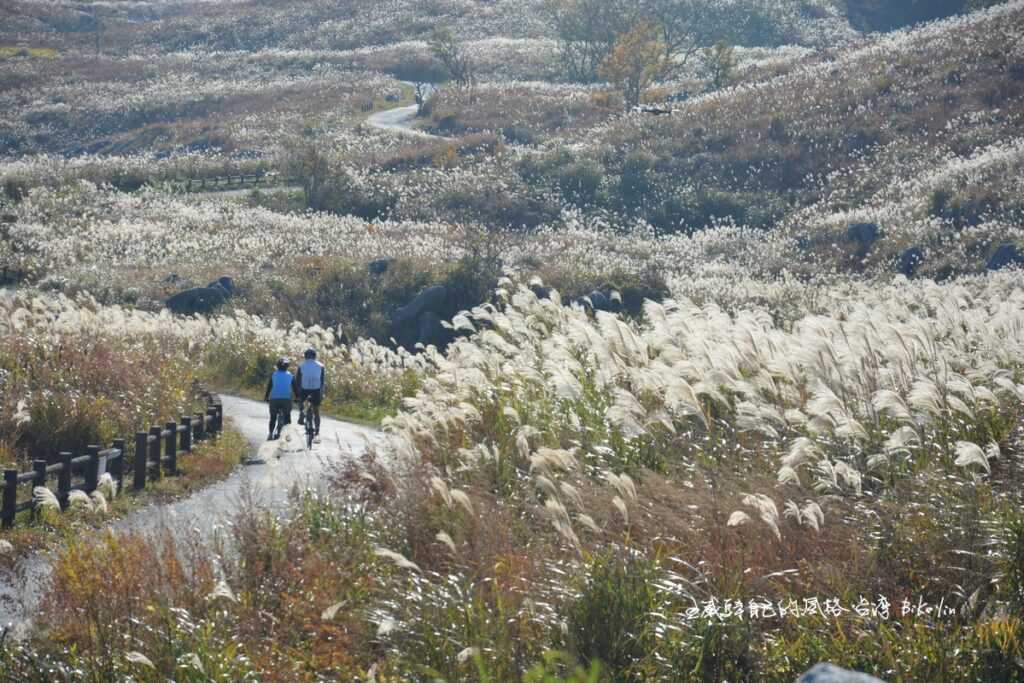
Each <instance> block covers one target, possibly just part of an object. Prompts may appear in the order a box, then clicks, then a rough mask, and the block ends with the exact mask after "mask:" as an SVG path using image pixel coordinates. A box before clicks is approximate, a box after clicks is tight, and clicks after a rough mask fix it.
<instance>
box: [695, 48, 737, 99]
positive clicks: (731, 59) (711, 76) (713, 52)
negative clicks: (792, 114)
mask: <svg viewBox="0 0 1024 683" xmlns="http://www.w3.org/2000/svg"><path fill="white" fill-rule="evenodd" d="M701 66H702V70H703V71H704V75H705V76H706V78H707V79H708V89H709V90H721V89H722V88H724V87H726V86H728V85H729V84H730V83H732V81H733V79H735V78H736V52H735V50H733V47H732V45H729V43H727V42H725V41H724V40H720V41H718V42H717V43H715V45H714V47H709V48H707V49H705V50H704V52H703V55H702V64H701Z"/></svg>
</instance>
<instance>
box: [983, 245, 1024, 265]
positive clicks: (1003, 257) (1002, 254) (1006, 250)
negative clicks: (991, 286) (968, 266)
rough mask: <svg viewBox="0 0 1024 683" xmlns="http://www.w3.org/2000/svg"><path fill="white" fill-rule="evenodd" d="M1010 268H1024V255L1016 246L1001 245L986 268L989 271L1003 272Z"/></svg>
mask: <svg viewBox="0 0 1024 683" xmlns="http://www.w3.org/2000/svg"><path fill="white" fill-rule="evenodd" d="M1009 266H1019V267H1024V255H1022V254H1021V253H1020V251H1019V250H1018V249H1017V245H1016V244H1009V243H1007V244H1000V245H999V247H998V248H997V249H996V250H995V252H994V253H993V254H992V257H991V258H990V259H989V260H988V263H987V264H986V265H985V268H987V269H988V270H1002V269H1003V268H1007V267H1009Z"/></svg>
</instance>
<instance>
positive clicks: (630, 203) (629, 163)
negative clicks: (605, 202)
mask: <svg viewBox="0 0 1024 683" xmlns="http://www.w3.org/2000/svg"><path fill="white" fill-rule="evenodd" d="M653 170H654V157H652V156H651V155H650V154H647V153H646V152H641V151H635V152H631V153H630V154H629V156H627V157H626V160H625V161H624V162H623V164H622V173H621V175H620V177H619V199H620V200H621V202H622V204H623V206H625V207H627V208H636V207H638V206H640V205H642V204H643V203H644V202H645V200H646V199H647V196H648V195H649V194H650V193H651V190H652V189H653V187H654V185H653V178H652V173H651V172H652V171H653Z"/></svg>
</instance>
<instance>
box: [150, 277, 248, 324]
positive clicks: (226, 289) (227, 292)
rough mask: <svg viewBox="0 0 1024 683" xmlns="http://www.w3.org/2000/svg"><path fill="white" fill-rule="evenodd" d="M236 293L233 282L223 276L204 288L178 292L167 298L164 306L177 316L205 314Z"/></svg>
mask: <svg viewBox="0 0 1024 683" xmlns="http://www.w3.org/2000/svg"><path fill="white" fill-rule="evenodd" d="M172 275H173V274H172ZM236 293H237V290H236V288H235V282H234V280H232V279H231V278H230V277H227V276H224V277H221V278H218V279H216V280H214V281H213V282H211V283H210V284H208V285H207V286H205V287H192V288H190V289H186V290H184V291H181V292H178V293H177V294H174V295H173V296H171V297H169V298H168V299H167V301H166V302H164V305H165V306H166V307H167V309H168V310H170V311H171V312H172V313H177V314H178V315H196V314H207V313H211V312H212V311H213V310H214V309H215V308H217V307H218V306H220V305H221V304H223V303H224V302H225V301H227V300H228V299H229V298H231V297H232V296H234V295H235V294H236Z"/></svg>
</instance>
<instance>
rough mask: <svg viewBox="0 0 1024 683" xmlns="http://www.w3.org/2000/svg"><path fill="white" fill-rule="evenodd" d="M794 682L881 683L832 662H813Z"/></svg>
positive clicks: (876, 679)
mask: <svg viewBox="0 0 1024 683" xmlns="http://www.w3.org/2000/svg"><path fill="white" fill-rule="evenodd" d="M796 683H883V681H882V680H881V679H878V678H875V677H874V676H869V675H867V674H862V673H857V672H856V671H848V670H846V669H840V668H839V667H838V666H833V665H832V664H815V665H814V666H813V667H812V668H811V669H810V670H808V671H807V673H805V674H804V675H803V676H801V677H800V678H798V679H797V681H796Z"/></svg>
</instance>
